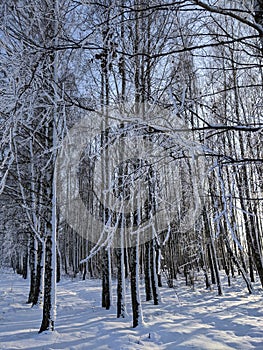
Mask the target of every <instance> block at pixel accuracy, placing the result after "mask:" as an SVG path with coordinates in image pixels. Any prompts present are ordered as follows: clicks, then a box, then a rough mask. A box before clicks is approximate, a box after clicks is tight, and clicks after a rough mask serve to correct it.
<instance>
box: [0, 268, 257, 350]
mask: <svg viewBox="0 0 263 350" xmlns="http://www.w3.org/2000/svg"><path fill="white" fill-rule="evenodd" d="M223 281H224V290H225V295H224V296H222V297H218V296H217V294H216V288H215V290H205V289H204V286H203V285H204V282H203V278H202V277H201V276H198V280H197V281H196V286H195V290H193V289H191V288H190V287H188V286H185V285H184V280H183V279H179V280H178V281H175V288H167V287H163V288H160V292H161V294H162V303H161V305H158V306H155V305H152V302H145V301H144V300H145V298H144V295H143V288H142V289H141V290H142V307H143V312H144V325H141V326H139V327H138V328H136V329H133V328H132V327H131V324H132V322H131V321H132V320H131V309H130V298H129V295H127V309H128V310H127V311H128V312H129V314H130V316H129V317H128V318H127V319H117V318H116V307H115V306H116V305H115V304H116V298H115V299H114V300H113V304H114V305H113V306H112V308H111V310H108V311H106V310H105V309H102V308H101V307H100V300H101V293H100V281H99V280H86V281H82V280H80V279H78V278H77V279H74V280H71V279H69V278H65V277H64V278H63V280H62V281H61V282H60V283H59V284H58V286H57V323H56V331H55V332H46V333H43V334H38V330H39V326H40V323H41V313H42V310H41V308H31V306H30V305H28V304H26V299H27V293H28V289H29V286H28V284H29V281H27V280H24V279H22V278H21V277H20V276H18V275H16V274H14V273H12V272H10V271H7V270H5V271H1V274H0V349H1V350H2V349H8V350H12V349H28V350H29V349H30V350H34V349H39V350H40V349H46V350H51V349H72V350H73V349H74V350H80V349H83V350H84V349H85V350H89V349H90V350H91V349H92V350H93V349H95V350H106V349H107V350H109V349H114V350H140V349H145V350H148V349H151V350H157V349H158V350H174V349H175V350H190V349H191V350H193V349H196V350H230V349H238V350H250V349H263V337H262V328H263V297H262V289H261V288H260V287H259V284H258V283H257V284H256V285H255V288H254V294H252V295H249V294H248V293H247V291H246V286H245V284H244V282H243V281H242V278H241V277H239V276H237V277H236V279H234V280H233V286H231V287H228V286H227V283H226V280H225V279H224V278H223ZM115 284H116V283H115ZM127 284H128V281H127ZM127 289H128V288H127ZM114 295H116V293H115V291H114ZM128 306H129V308H128Z"/></svg>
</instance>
